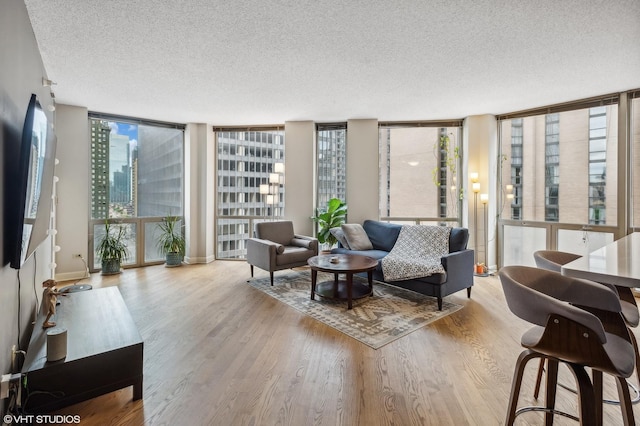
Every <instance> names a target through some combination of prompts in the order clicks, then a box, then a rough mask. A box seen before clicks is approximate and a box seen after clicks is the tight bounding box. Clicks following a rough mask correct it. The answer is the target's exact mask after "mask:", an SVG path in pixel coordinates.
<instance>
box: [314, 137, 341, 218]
mask: <svg viewBox="0 0 640 426" xmlns="http://www.w3.org/2000/svg"><path fill="white" fill-rule="evenodd" d="M317 135H318V138H317V144H318V154H317V158H318V165H317V167H318V178H317V185H318V187H317V188H318V194H317V201H316V202H317V206H318V208H320V209H322V208H324V207H326V205H327V203H328V202H329V200H330V199H332V198H339V199H340V200H342V201H345V200H346V199H347V129H346V126H343V127H339V126H335V125H332V126H326V125H321V124H319V125H318V132H317Z"/></svg>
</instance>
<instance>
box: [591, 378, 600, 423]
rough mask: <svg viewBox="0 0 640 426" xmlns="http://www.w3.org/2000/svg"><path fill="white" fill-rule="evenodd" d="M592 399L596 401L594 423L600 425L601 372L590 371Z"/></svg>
mask: <svg viewBox="0 0 640 426" xmlns="http://www.w3.org/2000/svg"><path fill="white" fill-rule="evenodd" d="M591 376H592V377H593V379H592V380H593V398H594V399H595V401H596V405H595V409H596V423H597V424H602V371H598V370H592V371H591Z"/></svg>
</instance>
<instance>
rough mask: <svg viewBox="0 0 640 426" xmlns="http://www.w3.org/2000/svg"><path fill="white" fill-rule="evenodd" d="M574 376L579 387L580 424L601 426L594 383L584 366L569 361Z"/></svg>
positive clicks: (568, 364)
mask: <svg viewBox="0 0 640 426" xmlns="http://www.w3.org/2000/svg"><path fill="white" fill-rule="evenodd" d="M567 366H568V367H569V368H570V369H571V372H572V373H573V376H574V377H575V378H576V384H577V388H578V411H579V413H580V424H581V425H583V426H592V425H594V426H599V425H601V424H602V422H600V423H597V421H596V409H595V408H596V407H595V405H596V403H597V402H596V400H595V396H594V392H593V385H592V384H591V380H590V379H589V375H588V374H587V372H586V371H585V370H584V367H583V366H581V365H577V364H572V363H567Z"/></svg>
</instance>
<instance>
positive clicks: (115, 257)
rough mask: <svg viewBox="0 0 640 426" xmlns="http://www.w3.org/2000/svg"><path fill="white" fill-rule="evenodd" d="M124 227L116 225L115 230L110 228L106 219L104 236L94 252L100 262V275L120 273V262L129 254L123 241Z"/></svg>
mask: <svg viewBox="0 0 640 426" xmlns="http://www.w3.org/2000/svg"><path fill="white" fill-rule="evenodd" d="M124 234H125V229H124V227H123V226H121V225H118V227H117V231H113V230H112V229H111V224H110V223H109V222H108V221H107V222H105V224H104V236H103V237H102V239H101V240H100V242H99V243H98V247H97V248H96V254H97V255H98V258H99V259H100V262H101V264H102V275H112V274H119V273H120V264H121V263H122V261H123V260H124V259H125V258H126V257H127V256H128V255H129V249H128V248H127V245H126V244H125V242H124V241H123V239H124Z"/></svg>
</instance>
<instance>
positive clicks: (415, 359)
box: [59, 261, 640, 426]
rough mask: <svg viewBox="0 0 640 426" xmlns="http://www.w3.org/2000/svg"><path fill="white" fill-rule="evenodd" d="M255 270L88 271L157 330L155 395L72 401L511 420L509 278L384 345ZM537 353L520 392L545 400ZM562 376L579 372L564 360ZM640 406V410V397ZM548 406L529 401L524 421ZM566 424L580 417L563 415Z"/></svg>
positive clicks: (251, 421)
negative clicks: (317, 316)
mask: <svg viewBox="0 0 640 426" xmlns="http://www.w3.org/2000/svg"><path fill="white" fill-rule="evenodd" d="M280 273H283V272H280ZM258 274H259V275H258ZM257 275H258V276H264V275H266V273H265V272H263V271H257ZM277 276H278V273H276V285H277ZM248 278H249V266H248V265H247V264H246V263H244V262H238V261H216V262H214V263H212V264H208V265H187V266H184V267H181V268H165V267H163V266H154V267H147V268H139V269H128V270H125V271H124V272H123V273H122V274H121V275H119V276H110V277H102V276H100V275H98V274H94V275H93V276H92V277H91V278H90V279H88V280H83V281H82V282H87V281H89V282H91V284H93V285H94V287H105V286H112V285H117V286H118V287H119V288H120V292H121V293H122V295H123V297H124V300H125V302H126V304H127V305H128V307H129V310H130V311H131V314H132V316H133V319H134V321H135V322H136V324H137V325H138V328H139V330H140V333H141V335H142V338H143V340H144V398H143V400H140V401H135V402H132V401H131V396H132V390H131V388H127V389H123V390H120V391H118V392H113V393H110V394H108V395H105V396H102V397H99V398H95V399H93V400H90V401H87V402H84V403H81V404H77V405H74V406H71V407H68V408H66V409H64V410H61V411H60V412H59V413H64V414H78V415H80V416H81V419H82V421H81V424H82V425H85V426H88V425H109V424H111V425H275V424H282V425H295V426H297V425H430V424H433V425H457V426H458V425H467V424H468V425H481V426H485V425H498V424H503V423H504V417H505V410H506V406H507V402H508V399H509V391H510V388H511V378H512V375H513V368H514V365H515V361H516V358H517V356H518V354H519V353H520V352H521V350H522V348H521V347H520V343H519V342H520V336H521V334H522V333H523V331H524V330H526V329H527V328H528V325H527V324H526V323H525V322H523V321H521V320H519V319H517V318H516V317H515V316H514V315H513V314H511V313H510V312H509V311H508V309H507V307H506V305H505V302H504V297H503V294H502V289H501V287H500V283H499V280H498V278H496V277H488V278H476V283H475V286H474V287H473V291H472V295H471V299H467V297H466V292H464V291H461V292H459V293H457V294H455V295H452V296H449V297H448V298H447V300H450V301H452V302H455V303H459V304H462V305H464V308H463V309H461V310H459V311H458V312H456V313H454V314H452V315H450V316H448V317H445V318H444V319H441V320H439V321H436V322H435V323H432V324H430V325H427V326H425V327H423V328H421V329H419V330H417V331H415V332H414V333H411V334H409V335H408V336H405V337H403V338H401V339H399V340H396V341H395V342H392V343H390V344H388V345H386V346H384V347H382V348H380V349H378V350H373V349H371V348H369V347H368V346H365V345H364V344H362V343H360V342H358V341H356V340H354V339H352V338H350V337H348V336H346V335H344V334H342V333H340V332H338V331H335V330H334V329H332V328H330V327H328V326H326V325H324V324H322V323H320V322H318V321H315V320H313V319H311V318H309V317H306V316H305V315H303V314H300V313H299V312H297V311H296V310H294V309H292V308H290V307H288V306H287V305H285V304H283V303H281V302H279V301H277V300H275V299H273V298H271V297H269V296H267V295H265V294H263V293H262V292H260V291H257V290H256V289H254V288H252V287H251V286H249V285H247V284H246V280H247V279H248ZM71 297H72V296H71ZM533 364H534V363H531V365H530V366H529V367H528V369H527V377H526V378H525V382H524V385H523V390H522V394H523V395H524V397H521V402H520V404H521V405H523V404H530V403H533V402H535V401H533V399H532V398H531V394H532V388H533V381H534V374H535V371H536V368H537V365H533ZM561 381H563V382H564V383H567V384H570V383H572V379H571V376H570V374H569V373H568V372H567V370H566V368H562V367H561ZM605 385H606V389H605V394H606V395H608V396H613V397H615V395H616V394H615V386H614V384H613V381H612V380H610V379H609V378H607V377H605ZM575 405H576V398H575V396H574V395H572V394H571V393H569V392H567V391H564V390H559V395H558V402H557V408H559V409H562V410H564V411H568V412H572V413H575V412H576V408H575ZM634 412H635V415H636V418H639V419H640V404H639V405H637V406H635V407H634ZM604 416H605V424H606V425H617V424H621V423H622V422H621V416H620V411H619V408H618V407H616V406H610V405H606V406H605V407H604ZM542 419H543V415H542V414H541V413H528V414H524V415H522V416H520V417H519V418H518V421H517V424H541V423H543V420H542ZM556 424H558V425H565V424H567V425H569V424H570V425H575V424H576V423H575V422H573V421H571V420H568V419H564V418H559V417H557V416H556Z"/></svg>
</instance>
